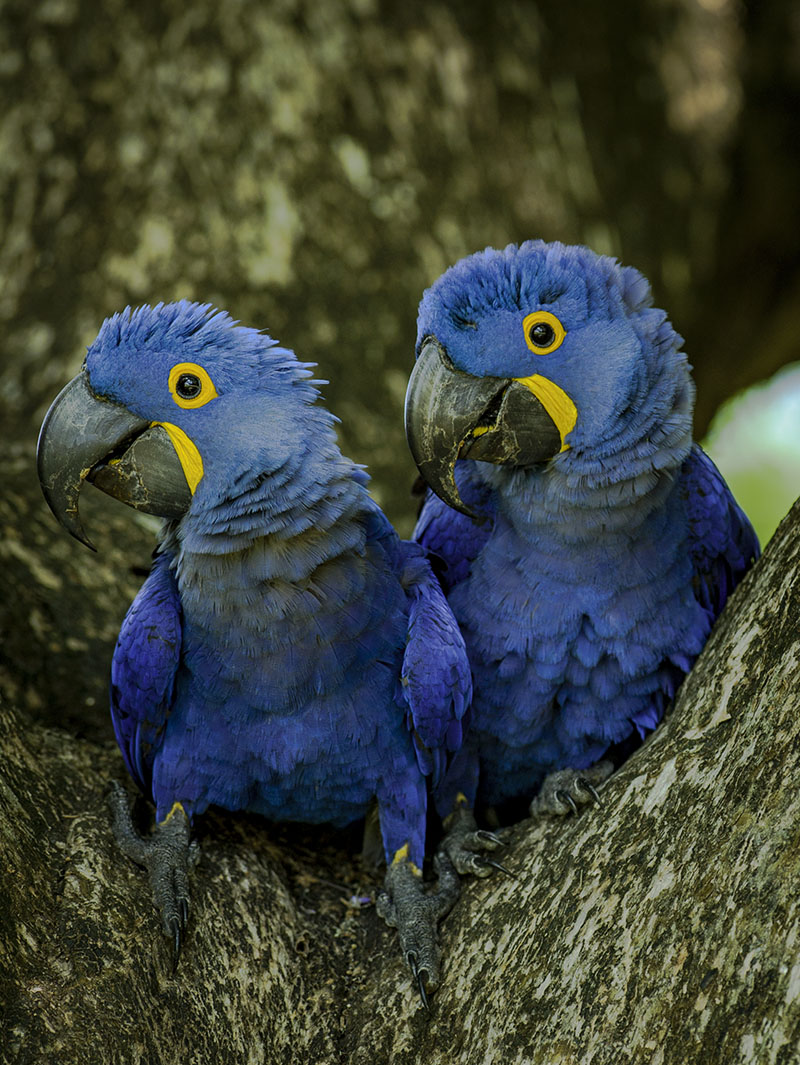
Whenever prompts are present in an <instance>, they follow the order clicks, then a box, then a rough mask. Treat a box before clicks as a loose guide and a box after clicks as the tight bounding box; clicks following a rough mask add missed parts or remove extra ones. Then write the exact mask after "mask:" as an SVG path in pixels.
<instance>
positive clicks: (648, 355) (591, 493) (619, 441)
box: [406, 241, 759, 813]
mask: <svg viewBox="0 0 800 1065" xmlns="http://www.w3.org/2000/svg"><path fill="white" fill-rule="evenodd" d="M682 343H683V341H682V338H681V337H680V336H678V334H677V333H676V332H675V330H674V329H673V328H672V326H671V324H670V323H669V321H668V319H667V316H666V314H665V313H664V311H661V310H657V309H655V308H653V306H652V298H651V293H650V287H649V285H648V283H647V281H646V280H645V278H644V277H643V276H642V275H641V274H640V273H639V272H638V271H636V270H635V269H632V268H630V267H622V266H620V265H619V264H618V263H617V262H616V260H614V259H612V258H609V257H607V256H601V255H597V254H595V253H594V252H592V251H591V250H589V249H588V248H585V247H580V246H565V245H563V244H560V243H545V242H543V241H526V242H525V243H523V244H520V245H514V244H512V245H509V246H508V247H506V248H505V249H504V250H502V251H498V250H495V249H493V248H487V249H486V250H484V251H482V252H478V253H476V254H474V255H471V256H469V257H467V258H465V259H463V260H461V261H460V262H458V263H456V265H455V266H453V267H451V268H450V269H449V270H447V271H446V272H445V273H444V274H443V275H442V276H441V277H440V278H439V279H438V280H437V281H436V282H435V283H434V284H433V285H432V286H431V288H429V289H428V290H427V291H426V292H425V293H424V295H423V298H422V301H421V304H420V308H419V318H418V334H417V347H416V352H417V362H416V365H415V367H414V370H413V372H412V374H411V378H410V381H409V387H408V393H407V398H406V431H407V437H408V441H409V445H410V447H411V451H412V453H413V455H414V458H415V460H416V463H417V465H418V468H419V470H420V473H421V475H422V478H423V479H424V481H426V482H427V485H428V486H429V488H428V490H427V492H426V496H425V498H424V502H423V506H422V509H421V512H420V516H419V520H418V524H417V527H416V530H415V533H414V536H415V538H416V539H417V540H418V541H419V542H420V543H421V544H422V545H423V546H424V547H425V548H426V549H427V550H428V551H429V552H431V553H432V555H436V556H438V558H439V565H440V571H441V580H442V584H443V587H444V589H445V591H446V594H447V597H448V601H449V603H450V606H451V607H452V609H453V613H454V614H455V617H456V619H457V621H458V622H459V625H460V627H461V631H462V633H463V635H464V638H465V641H466V644H467V652H468V655H469V658H470V663H471V666H472V677H473V689H474V691H473V702H472V709H471V715H472V717H471V724H470V729H469V734H468V736H467V738H466V741H465V743H464V745H463V746H462V748H461V749H460V751H459V752H458V753H457V754H456V755H455V757H454V760H453V763H452V765H451V766H450V768H449V770H448V773H447V775H446V777H445V779H444V781H443V783H442V785H441V786H440V789H439V793H438V796H439V797H438V802H439V805H440V807H442V808H444V807H446V806H447V805H448V804H450V803H453V802H455V801H456V800H458V801H459V802H461V803H467V804H469V806H470V807H471V806H472V805H473V804H474V803H475V802H476V801H477V802H478V804H479V805H484V806H486V805H491V806H499V805H500V804H503V803H504V802H507V801H509V800H512V799H518V798H521V797H523V796H528V797H530V796H532V795H534V796H535V798H534V799H533V802H532V804H531V811H532V812H533V813H537V812H552V813H570V812H571V811H572V812H577V810H578V806H579V804H581V803H586V802H587V801H590V800H592V799H594V800H595V801H598V796H597V785H598V784H599V783H600V782H601V781H603V780H604V779H606V777H607V776H608V775H609V774H610V773H611V772H612V770H613V766H614V762H615V761H619V758H620V756H621V755H624V754H625V753H626V752H627V751H628V750H629V749H631V748H632V747H633V746H635V745H636V744H637V743H638V742H640V741H641V738H642V737H644V736H645V735H646V734H647V733H648V732H650V731H651V730H652V729H654V728H655V727H656V726H657V725H658V723H659V721H660V720H661V718H662V716H663V714H664V710H665V708H666V706H667V704H668V703H669V702H670V700H671V699H672V698H673V696H674V695H675V692H676V689H677V688H678V685H679V684H680V682H681V680H682V678H683V677H684V676H685V674H686V673H688V671H689V670H690V669H691V667H692V664H693V662H694V661H695V659H696V658H697V656H698V654H699V653H700V651H701V649H702V647H703V645H704V643H705V641H706V639H707V638H708V635H709V632H710V631H711V627H712V625H713V623H714V620H715V619H716V617H717V616H718V615H719V613H720V611H721V610H722V608H723V606H724V604H725V601H726V599H727V597H728V595H729V594H730V592H731V591H732V589H733V588H734V587H735V586H736V584H737V583H738V582H739V581H740V580H741V578H742V576H743V574H744V573H745V572H746V570H747V569H748V567H749V566H750V565H751V563H752V562H753V561H754V559H756V558H757V557H758V554H759V546H758V540H757V538H756V535H755V533H754V531H753V529H752V528H751V526H750V523H749V522H748V520H747V518H746V517H745V515H744V513H743V512H742V511H741V509H740V508H739V506H738V505H737V504H736V502H735V500H734V498H733V496H732V495H731V492H730V490H729V488H728V487H727V485H726V484H725V481H724V480H723V478H722V476H721V475H720V473H719V472H718V470H717V469H716V467H715V466H714V464H713V463H712V462H711V460H710V459H709V458H708V456H707V455H705V454H704V452H703V451H702V450H701V448H700V447H699V446H698V445H697V444H695V443H693V442H692V408H693V400H694V386H693V383H692V381H691V378H690V367H689V365H688V363H687V360H686V357H685V355H684V354H683V353H682V351H681V345H682ZM431 489H432V491H431Z"/></svg>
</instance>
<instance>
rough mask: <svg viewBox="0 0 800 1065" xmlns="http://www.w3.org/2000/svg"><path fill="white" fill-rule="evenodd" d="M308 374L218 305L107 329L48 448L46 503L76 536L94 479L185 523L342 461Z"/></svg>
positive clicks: (172, 308)
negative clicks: (310, 457)
mask: <svg viewBox="0 0 800 1065" xmlns="http://www.w3.org/2000/svg"><path fill="white" fill-rule="evenodd" d="M314 385H315V382H313V381H312V380H311V374H310V370H309V365H308V364H305V363H301V362H299V361H298V360H297V358H296V357H295V355H294V354H293V353H292V352H291V351H289V350H287V349H286V348H282V347H280V346H279V345H278V344H277V342H276V341H274V340H272V339H271V338H270V337H269V336H267V335H266V334H265V333H263V332H260V331H258V330H256V329H249V328H246V327H243V326H240V325H238V324H237V323H236V322H235V321H233V320H232V319H231V318H230V316H229V315H228V314H227V313H225V312H224V311H217V310H214V309H213V308H212V307H211V306H210V305H209V304H198V303H190V302H188V301H186V300H182V301H180V302H178V303H168V304H164V303H159V304H158V305H157V306H155V307H150V306H145V307H140V308H138V309H137V310H135V311H131V310H130V308H128V309H126V310H125V311H123V312H121V313H120V314H115V315H113V316H112V317H111V318H108V319H107V320H106V321H105V322H104V323H103V325H102V327H101V329H100V332H99V334H98V336H97V339H96V340H95V341H94V343H93V344H92V345H91V346H90V347H89V349H88V352H87V355H86V362H85V364H84V367H83V370H82V372H81V373H80V374H79V375H78V376H77V377H76V378H75V379H74V380H73V381H71V382H70V384H69V385H67V387H66V388H65V389H64V390H63V392H62V393H61V395H60V396H59V397H58V398H57V399H56V401H55V402H54V404H53V406H52V407H51V408H50V411H49V412H48V415H47V417H46V419H45V422H44V424H43V426H42V432H41V435H40V442H39V471H40V478H41V481H42V486H43V488H44V491H45V496H46V497H47V499H48V502H49V503H50V505H51V507H52V508H53V510H54V512H55V513H56V515H57V516H58V517H59V518H60V519H61V520H65V517H66V524H67V527H68V528H69V530H70V532H72V533H73V534H74V535H76V536H77V537H78V538H79V539H82V540H83V541H84V542H87V541H86V537H85V535H84V534H83V530H82V528H81V525H80V521H79V519H78V516H77V505H78V493H79V491H80V487H81V484H82V483H83V480H84V479H85V478H87V477H88V478H89V479H90V480H92V481H93V482H94V483H95V484H96V485H97V486H98V487H100V488H102V489H103V490H104V491H106V492H108V493H109V494H110V495H113V496H115V497H116V498H119V499H122V500H123V501H124V502H126V503H128V504H129V505H131V506H134V507H136V508H138V509H140V510H145V511H148V512H149V513H153V514H158V515H161V516H162V517H167V518H178V517H181V516H182V515H183V514H184V513H185V512H186V511H187V510H188V509H189V507H190V506H191V505H192V503H193V502H195V501H196V500H200V501H202V502H203V503H211V504H215V503H218V502H220V501H221V500H225V499H229V498H231V497H234V496H235V495H236V494H237V492H239V493H240V492H242V491H243V490H244V489H245V488H246V487H247V486H248V485H249V484H251V483H253V482H254V481H257V480H258V479H259V478H263V476H264V475H265V474H270V473H273V472H274V471H276V470H280V469H288V468H289V467H295V466H297V465H299V464H300V463H301V462H302V459H303V457H304V456H305V455H306V454H307V453H308V451H309V450H310V449H312V448H316V449H318V450H319V449H322V450H326V449H327V450H329V451H331V453H332V454H333V453H336V454H338V450H337V449H336V447H335V437H334V434H333V430H332V423H333V421H334V419H333V416H332V415H330V414H329V413H328V412H327V411H326V410H325V409H324V408H322V407H320V406H315V405H314V404H315V401H316V399H317V398H318V392H317V389H316V388H315V387H314Z"/></svg>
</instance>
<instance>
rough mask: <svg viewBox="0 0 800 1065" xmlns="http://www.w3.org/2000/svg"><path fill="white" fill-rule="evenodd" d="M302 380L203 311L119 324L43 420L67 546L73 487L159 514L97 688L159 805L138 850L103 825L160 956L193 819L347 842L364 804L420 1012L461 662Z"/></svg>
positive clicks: (428, 584)
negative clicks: (300, 826) (272, 824)
mask: <svg viewBox="0 0 800 1065" xmlns="http://www.w3.org/2000/svg"><path fill="white" fill-rule="evenodd" d="M310 376H311V375H310V371H309V369H308V367H307V365H305V364H303V363H300V362H298V360H297V359H296V358H295V356H294V354H293V353H292V352H291V351H289V350H286V349H285V348H282V347H280V346H279V345H278V344H277V343H276V342H275V341H273V340H271V339H270V338H269V337H268V336H266V335H265V334H263V333H261V332H258V331H257V330H254V329H249V328H244V327H241V326H238V325H237V324H236V323H235V322H233V321H232V320H231V319H230V318H229V317H228V315H227V314H225V313H224V312H215V311H212V310H211V309H210V307H208V306H204V305H198V304H193V303H188V302H185V301H182V302H179V303H174V304H167V305H164V304H159V305H158V306H156V307H141V308H139V309H138V310H136V311H134V312H133V313H131V312H130V311H129V310H128V311H125V312H123V313H122V314H116V315H114V316H113V317H112V318H110V319H108V320H107V321H106V322H105V323H104V324H103V326H102V328H101V330H100V333H99V335H98V337H97V339H96V340H95V342H94V343H93V344H92V345H91V347H90V348H89V350H88V353H87V357H86V362H85V365H84V368H83V370H82V372H81V374H79V375H78V377H77V378H75V379H74V380H73V381H72V382H71V383H70V384H69V385H68V386H67V387H66V388H65V389H64V391H63V392H62V394H61V395H60V396H59V397H58V399H57V400H56V401H55V403H54V404H53V406H52V407H51V410H50V412H49V413H48V415H47V418H46V420H45V423H44V425H43V427H42V433H41V436H40V444H39V468H40V478H41V481H42V486H43V489H44V491H45V495H46V496H47V498H48V501H49V502H50V505H51V507H52V508H53V510H54V512H55V513H56V514H57V516H59V518H60V520H62V522H63V523H64V524H65V525H66V526H67V528H68V529H69V530H70V532H72V533H73V535H75V536H76V537H78V538H79V539H81V540H83V541H84V542H86V543H88V540H87V538H86V536H85V534H84V532H83V529H82V526H81V523H80V520H79V518H78V495H79V492H80V488H81V485H82V483H83V481H84V479H86V478H87V477H88V479H90V480H93V481H94V482H95V484H97V485H98V486H99V487H101V488H102V489H103V490H104V491H107V492H109V494H112V495H115V496H116V497H117V498H120V499H122V500H124V501H125V502H127V503H129V504H130V505H131V506H135V507H137V508H139V509H143V510H146V511H148V512H150V513H156V514H161V515H162V516H166V517H168V518H170V519H171V520H169V521H168V522H167V523H166V524H165V526H164V528H163V533H162V536H161V537H160V540H159V545H158V550H157V554H156V558H155V562H154V565H153V567H152V571H151V573H150V575H149V577H148V578H147V580H146V581H145V583H144V585H143V586H142V588H141V590H140V592H139V594H138V595H137V597H136V599H135V601H134V603H133V605H132V606H131V608H130V610H129V612H128V615H127V617H126V618H125V621H124V623H123V626H122V630H121V632H120V636H119V640H118V643H117V647H116V650H115V652H114V657H113V663H112V675H111V712H112V717H113V721H114V727H115V730H116V735H117V739H118V741H119V745H120V748H121V750H122V753H123V757H124V759H125V762H126V765H127V768H128V770H129V771H130V773H131V775H132V776H133V778H134V779H135V781H136V783H137V784H138V786H139V787H140V788H141V790H142V792H143V793H144V794H145V795H146V796H147V797H148V798H151V799H152V801H153V802H154V803H155V806H156V820H157V831H156V833H155V835H154V836H153V838H152V839H151V841H150V842H147V841H143V840H142V839H140V838H139V837H138V836H137V835H136V833H135V831H134V829H133V826H132V825H131V824H130V819H129V816H128V814H127V809H126V807H125V804H124V797H122V798H121V797H120V795H119V794H118V793H115V797H114V798H113V800H112V806H113V808H114V813H115V819H116V825H117V829H116V830H117V835H118V838H119V839H120V841H121V843H122V845H123V848H124V849H125V850H126V853H128V854H129V855H130V856H131V857H133V858H134V859H135V860H137V861H140V862H141V863H143V864H147V865H148V867H149V868H151V879H153V883H154V892H155V896H156V902H157V904H158V905H159V908H160V909H161V911H162V917H163V920H164V927H165V930H166V931H167V932H168V933H169V934H170V935H174V937H175V951H176V956H177V952H178V951H179V950H180V940H181V934H182V928H183V925H184V924H185V920H186V912H187V907H188V894H187V890H186V873H187V869H188V865H187V862H188V823H189V822H191V819H192V818H194V817H195V816H197V815H199V814H202V813H203V811H204V810H206V809H207V807H209V806H210V805H216V806H219V807H223V808H225V809H227V810H249V811H254V812H256V813H259V814H263V815H265V816H266V817H268V818H271V819H273V820H284V821H285V820H288V821H303V822H311V823H331V824H333V825H345V824H348V823H350V822H352V821H354V820H355V819H357V818H360V817H363V816H364V815H365V814H366V813H367V811H368V808H369V807H370V805H371V803H372V802H373V800H377V805H378V814H379V820H380V829H381V833H382V838H383V846H384V851H385V855H386V858H387V862H389V864H390V872H389V874H388V875H387V889H388V892H389V900H388V901H387V902H386V903H385V905H383V912H384V913H385V914H386V916H387V919H388V920H390V921H391V922H392V923H394V924H396V925H397V926H398V928H399V930H400V934H401V941H402V942H403V945H404V950H405V952H406V956H407V958H408V960H409V962H410V964H411V965H412V969H413V971H414V973H415V975H416V976H417V978H418V981H419V986H420V991H421V993H422V994H423V996H424V991H425V980H426V979H427V982H428V984H429V986H432V985H433V984H434V983H435V980H436V970H437V956H436V946H435V926H436V920H438V918H439V917H440V916H441V915H442V913H443V912H444V909H445V905H444V903H443V902H442V900H441V899H438V900H436V901H435V902H434V901H431V902H430V905H428V902H427V900H428V899H431V900H433V899H434V896H426V897H425V898H419V897H418V896H419V895H420V892H421V890H422V889H421V880H420V877H421V867H422V863H423V859H424V855H425V827H426V804H427V787H428V780H429V779H432V780H434V781H436V780H437V779H438V778H439V777H440V776H441V773H442V770H443V768H444V765H445V762H446V759H447V757H448V754H449V752H452V751H455V750H457V748H458V747H459V745H460V743H461V738H462V737H461V729H462V719H463V718H464V714H465V711H466V708H467V705H468V702H469V698H470V684H471V682H470V674H469V666H468V664H467V660H466V655H465V649H464V643H463V639H462V637H461V635H460V633H459V631H458V628H457V626H456V624H455V621H454V619H453V616H452V614H451V612H450V609H449V607H448V606H447V603H446V601H445V598H444V595H443V594H442V591H441V589H440V587H439V584H438V582H437V580H436V578H435V577H434V576H433V573H432V572H431V569H430V565H429V563H428V562H427V560H426V558H425V555H424V552H423V550H422V548H421V547H420V546H419V545H418V544H416V543H413V542H410V541H401V540H400V539H399V538H398V536H397V535H396V533H395V531H394V529H393V528H392V527H391V525H390V524H389V522H388V521H387V519H386V518H385V516H384V515H383V513H382V512H381V510H380V509H379V507H378V506H377V504H376V503H374V502H373V500H372V499H371V498H370V496H369V495H368V492H367V488H366V484H367V480H368V478H367V476H366V474H365V473H364V471H363V469H362V468H360V467H359V466H357V465H355V464H354V463H353V462H351V461H350V460H349V459H347V458H345V457H344V456H342V454H341V453H340V451H339V448H338V446H337V443H336V436H335V433H334V428H333V426H334V421H335V419H334V418H333V416H332V415H331V414H330V413H328V412H327V411H326V410H325V408H324V407H322V406H321V405H320V404H319V403H318V402H317V400H318V398H319V393H318V391H317V389H316V387H315V382H313V381H312V380H311V379H310ZM90 546H91V545H90ZM176 810H177V811H180V812H181V816H179V817H175V816H174V815H175V811H176ZM184 815H185V816H184ZM181 826H183V827H181ZM176 854H177V856H178V857H177V858H176ZM152 869H156V870H157V871H156V873H153V872H152ZM451 880H452V878H451ZM451 888H452V885H451ZM395 889H396V891H395ZM452 890H455V889H452ZM452 890H451V892H450V894H451V896H452ZM393 892H395V897H394V898H392V894H393ZM404 907H405V909H404ZM423 911H424V912H423ZM420 914H422V918H420ZM426 914H427V917H426V916H425V915H426ZM409 915H410V916H409ZM423 918H424V919H423Z"/></svg>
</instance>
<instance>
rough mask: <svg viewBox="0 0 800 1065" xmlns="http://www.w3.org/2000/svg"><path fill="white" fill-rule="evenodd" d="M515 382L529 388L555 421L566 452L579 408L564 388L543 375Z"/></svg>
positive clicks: (562, 447) (516, 378)
mask: <svg viewBox="0 0 800 1065" xmlns="http://www.w3.org/2000/svg"><path fill="white" fill-rule="evenodd" d="M514 380H515V381H519V383H520V384H521V385H525V387H526V388H529V389H530V390H531V392H533V394H534V396H536V398H537V399H538V400H539V402H540V403H541V404H542V406H543V407H544V409H545V410H546V411H547V413H548V414H549V415H550V417H551V418H552V419H553V421H554V422H555V425H556V428H557V429H558V431H559V433H560V434H561V450H562V451H566V450H567V448H568V447H569V444H568V443H567V442H566V439H565V438H566V436H567V434H568V433H571V432H572V430H573V429H574V428H575V423H576V422H577V420H578V408H577V407H576V406H575V404H574V403H573V402H572V400H571V399H570V398H569V396H568V395H567V393H566V392H565V391H564V390H563V388H559V387H558V385H555V384H553V382H552V381H549V380H548V379H547V378H546V377H542V375H541V374H538V373H537V374H533V376H532V377H515V378H514Z"/></svg>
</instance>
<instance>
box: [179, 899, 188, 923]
mask: <svg viewBox="0 0 800 1065" xmlns="http://www.w3.org/2000/svg"><path fill="white" fill-rule="evenodd" d="M188 921H189V902H188V900H187V899H181V928H186V925H187V923H188Z"/></svg>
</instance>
